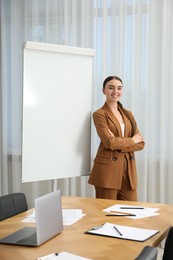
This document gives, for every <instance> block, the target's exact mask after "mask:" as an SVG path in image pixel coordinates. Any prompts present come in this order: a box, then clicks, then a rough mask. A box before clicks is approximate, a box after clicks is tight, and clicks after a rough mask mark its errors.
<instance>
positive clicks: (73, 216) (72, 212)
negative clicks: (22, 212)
mask: <svg viewBox="0 0 173 260" xmlns="http://www.w3.org/2000/svg"><path fill="white" fill-rule="evenodd" d="M62 216H63V225H64V226H66V225H72V224H74V223H75V222H77V221H78V220H79V219H81V218H82V217H83V216H85V214H83V213H82V210H81V209H63V210H62ZM22 222H30V223H35V210H34V211H33V213H32V214H30V215H28V216H27V217H26V218H25V219H24V220H22Z"/></svg>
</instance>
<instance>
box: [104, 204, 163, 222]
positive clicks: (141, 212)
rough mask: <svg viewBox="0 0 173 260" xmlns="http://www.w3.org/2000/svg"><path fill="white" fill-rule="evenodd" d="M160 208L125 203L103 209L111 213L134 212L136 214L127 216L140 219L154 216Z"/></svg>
mask: <svg viewBox="0 0 173 260" xmlns="http://www.w3.org/2000/svg"><path fill="white" fill-rule="evenodd" d="M158 210H159V209H158V208H148V207H141V206H133V205H124V204H115V205H114V206H111V207H109V208H106V209H104V210H103V211H105V212H108V213H109V214H116V215H117V214H121V215H122V214H123V213H124V214H126V213H127V214H133V215H135V216H126V217H128V218H133V219H140V218H147V217H152V216H157V215H159V213H157V211H158Z"/></svg>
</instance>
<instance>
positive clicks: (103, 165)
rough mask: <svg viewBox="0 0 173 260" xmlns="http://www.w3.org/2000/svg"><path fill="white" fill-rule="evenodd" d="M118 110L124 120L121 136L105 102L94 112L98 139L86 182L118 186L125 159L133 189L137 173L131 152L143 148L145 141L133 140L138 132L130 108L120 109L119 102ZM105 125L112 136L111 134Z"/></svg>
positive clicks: (111, 186) (116, 121)
mask: <svg viewBox="0 0 173 260" xmlns="http://www.w3.org/2000/svg"><path fill="white" fill-rule="evenodd" d="M119 104H120V103H119ZM119 110H120V112H121V114H122V116H123V119H124V123H125V132H124V137H122V131H121V126H120V123H119V121H118V120H117V119H116V117H115V116H114V114H113V113H112V111H111V110H110V108H109V106H108V105H107V103H106V102H105V104H104V106H103V107H102V108H100V109H99V110H97V111H96V112H94V113H93V119H94V124H95V127H96V130H97V133H98V136H99V137H100V140H101V142H100V145H99V148H98V151H97V154H96V157H95V159H94V165H93V168H92V171H91V175H90V178H89V181H88V182H89V183H90V184H93V185H95V186H98V187H104V188H110V189H121V184H122V177H123V165H124V160H126V162H127V169H128V175H129V180H130V185H131V188H132V189H136V188H137V173H136V162H135V154H134V152H135V151H139V150H142V149H143V148H144V145H145V143H144V142H141V143H139V144H135V143H134V141H133V140H132V138H131V137H132V136H133V135H135V134H137V133H139V130H138V128H137V124H136V121H135V119H134V117H133V115H132V113H131V112H130V111H127V110H125V109H123V108H122V107H121V106H120V105H119ZM108 129H110V130H111V131H112V133H113V134H114V136H115V137H111V136H110V134H109V133H108V131H107V130H108Z"/></svg>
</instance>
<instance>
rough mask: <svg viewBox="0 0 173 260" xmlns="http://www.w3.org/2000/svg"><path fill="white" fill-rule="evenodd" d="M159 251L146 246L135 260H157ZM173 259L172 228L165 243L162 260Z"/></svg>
mask: <svg viewBox="0 0 173 260" xmlns="http://www.w3.org/2000/svg"><path fill="white" fill-rule="evenodd" d="M157 253H158V250H157V248H155V247H152V246H146V247H144V249H143V250H142V251H141V253H140V254H139V255H138V256H137V258H135V260H156V259H157ZM171 259H173V227H171V228H170V230H169V232H168V236H167V238H166V241H165V247H164V251H163V258H162V260H171Z"/></svg>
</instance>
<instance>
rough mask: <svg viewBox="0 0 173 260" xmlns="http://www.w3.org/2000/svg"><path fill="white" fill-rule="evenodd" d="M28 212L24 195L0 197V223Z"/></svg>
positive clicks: (13, 194)
mask: <svg viewBox="0 0 173 260" xmlns="http://www.w3.org/2000/svg"><path fill="white" fill-rule="evenodd" d="M26 210H28V205H27V200H26V197H25V194H24V193H22V192H18V193H12V194H8V195H4V196H1V197H0V221H2V220H4V219H6V218H9V217H12V216H14V215H17V214H19V213H21V212H23V211H26Z"/></svg>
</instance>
